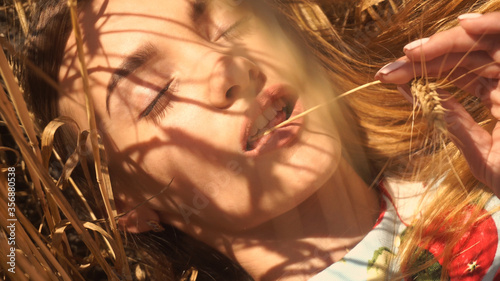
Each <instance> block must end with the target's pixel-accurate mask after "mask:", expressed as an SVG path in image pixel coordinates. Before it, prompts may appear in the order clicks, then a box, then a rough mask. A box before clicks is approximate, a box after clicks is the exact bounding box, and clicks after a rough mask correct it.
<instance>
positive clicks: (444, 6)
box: [289, 0, 500, 279]
mask: <svg viewBox="0 0 500 281" xmlns="http://www.w3.org/2000/svg"><path fill="white" fill-rule="evenodd" d="M293 2H294V3H293V4H291V5H292V10H293V12H291V13H289V14H294V15H295V16H297V15H298V17H297V18H298V19H294V21H296V22H297V23H298V25H300V26H301V28H302V29H303V30H304V31H306V33H307V34H308V35H309V36H310V38H309V39H310V40H312V41H313V42H315V43H314V44H315V45H314V49H315V50H316V56H317V57H318V58H319V60H320V61H322V62H323V64H324V65H325V67H326V69H327V70H328V71H329V74H330V76H331V80H332V81H333V82H334V83H336V84H337V85H339V88H340V89H343V90H348V89H350V88H354V87H356V86H359V85H361V84H364V83H367V82H370V81H373V77H374V75H375V73H376V71H377V70H378V69H380V68H381V67H382V66H383V65H385V64H387V63H389V62H392V61H393V60H394V59H395V58H397V57H400V56H403V55H404V53H403V46H404V45H405V44H406V43H408V42H410V41H413V40H415V39H418V38H423V37H428V36H430V35H432V34H434V33H436V32H438V31H442V30H446V29H449V28H451V27H453V26H456V25H457V24H458V21H457V17H458V15H460V14H464V13H470V12H478V13H484V12H489V11H497V10H500V1H499V0H491V1H486V0H482V1H476V0H462V1H440V0H410V1H403V2H401V1H400V3H399V5H396V3H395V2H394V1H393V0H389V1H382V2H381V3H380V1H375V4H376V5H373V6H370V5H364V3H365V2H370V1H360V2H361V3H358V5H356V6H353V5H346V4H345V3H336V2H331V1H322V0H318V1H315V2H312V1H307V0H305V1H293ZM371 2H373V1H371ZM368 4H370V3H368ZM363 9H364V10H363ZM370 9H371V10H370ZM328 16H329V17H328ZM290 18H292V17H290ZM415 78H417V77H415ZM454 97H455V98H456V99H457V100H459V101H460V102H461V103H462V104H463V105H464V106H465V108H466V109H467V111H468V112H469V113H470V114H471V116H472V117H473V118H474V119H475V120H476V121H477V122H479V123H480V124H481V125H482V126H483V127H485V128H486V129H487V130H489V131H490V132H491V130H492V127H493V125H494V123H495V122H493V121H495V120H493V119H492V118H491V116H490V113H489V110H488V109H487V108H486V107H485V106H483V105H482V104H481V103H480V101H479V99H477V98H475V97H471V96H470V95H469V94H467V93H463V92H461V91H459V90H458V89H454ZM345 104H346V106H347V108H349V110H348V111H346V112H345V113H347V114H350V116H349V117H347V118H351V119H352V120H353V121H352V122H350V124H349V126H351V127H353V128H354V130H355V131H357V132H358V133H357V135H358V137H359V138H358V139H357V140H353V139H350V140H349V142H344V143H352V142H353V141H354V142H356V141H358V142H359V144H360V146H361V147H362V148H363V149H364V152H365V153H366V158H365V157H362V158H361V159H363V160H364V159H368V161H369V162H370V167H372V170H371V171H369V172H371V173H368V176H366V175H367V174H366V173H364V174H363V172H362V174H363V175H365V176H364V178H365V180H366V179H368V182H369V183H371V181H374V180H376V175H378V174H380V173H382V172H383V173H384V175H385V176H386V177H394V178H399V179H404V180H411V181H422V182H425V183H427V185H428V186H432V185H437V186H438V187H437V190H436V191H435V192H436V193H435V195H434V200H432V201H431V202H430V203H427V204H426V205H425V206H422V210H421V212H420V214H421V216H420V217H419V218H418V219H415V221H414V222H413V223H412V226H411V227H410V228H409V231H407V232H406V233H405V235H404V239H403V240H402V244H401V246H400V249H399V255H398V262H399V263H400V268H402V270H403V273H402V274H403V276H404V277H410V276H412V275H414V274H416V273H418V272H419V271H421V270H423V269H426V268H428V267H430V266H431V265H432V264H433V261H430V262H425V263H422V262H420V261H419V260H418V259H419V256H420V255H421V254H422V253H423V251H424V250H423V248H425V247H426V245H430V244H431V243H433V242H435V241H441V242H445V247H444V252H443V253H442V255H441V256H439V257H435V259H436V260H437V259H441V258H442V260H443V264H442V268H443V271H442V273H441V279H446V276H447V270H448V266H449V265H450V264H451V262H452V260H453V258H455V257H454V256H453V252H452V251H453V248H454V247H455V245H456V244H457V243H458V241H459V240H460V239H461V238H462V237H463V235H464V234H465V233H466V232H467V231H468V230H470V228H471V227H473V225H474V224H477V223H479V222H480V221H481V220H483V219H484V216H483V215H480V213H481V210H482V209H483V207H484V205H485V204H486V202H487V201H488V199H489V198H491V196H492V193H491V192H490V191H489V190H488V189H487V188H486V187H485V186H484V185H483V184H482V183H480V182H479V181H478V180H477V179H475V178H474V177H473V175H472V174H471V172H470V170H469V168H468V165H467V162H466V161H465V159H464V157H463V156H462V155H461V153H460V151H459V150H458V149H457V147H456V146H455V145H454V144H453V143H452V142H451V140H450V138H443V139H437V140H433V139H430V137H432V136H434V135H436V134H434V133H435V128H432V126H429V123H428V122H427V120H426V119H425V118H423V116H422V112H417V111H414V108H413V105H411V104H410V103H408V102H407V101H406V99H404V98H403V97H402V96H401V94H400V93H398V92H397V91H396V89H395V86H394V85H380V86H375V87H370V88H368V89H365V90H362V91H360V92H358V93H356V94H353V95H351V96H348V97H346V98H345ZM413 115H415V116H414V118H412V116H413ZM431 125H432V124H431ZM355 134H356V133H355ZM437 135H438V136H439V134H437ZM349 137H351V136H349ZM349 137H348V138H349ZM441 137H442V136H441ZM347 149H348V148H347ZM353 159H355V157H353ZM432 160H437V161H439V164H440V166H441V167H442V168H441V169H439V170H438V171H435V170H434V169H433V168H435V165H428V163H429V161H432ZM353 165H354V166H356V165H359V163H356V161H354V163H353ZM362 165H363V164H362ZM355 168H356V167H355ZM358 171H359V170H358ZM362 171H365V172H366V169H365V168H363V169H362ZM471 206H477V208H472V214H470V212H471ZM468 213H469V214H470V215H467V214H468ZM434 261H435V260H434ZM394 277H397V276H394ZM400 277H401V276H399V278H400Z"/></svg>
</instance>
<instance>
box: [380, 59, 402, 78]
mask: <svg viewBox="0 0 500 281" xmlns="http://www.w3.org/2000/svg"><path fill="white" fill-rule="evenodd" d="M405 63H406V61H402V60H397V61H395V62H391V63H388V64H386V65H384V67H382V68H381V69H380V70H379V71H378V72H377V74H375V77H377V76H378V75H387V74H389V73H391V72H393V71H394V70H397V69H399V68H401V67H402V66H403V65H404V64H405Z"/></svg>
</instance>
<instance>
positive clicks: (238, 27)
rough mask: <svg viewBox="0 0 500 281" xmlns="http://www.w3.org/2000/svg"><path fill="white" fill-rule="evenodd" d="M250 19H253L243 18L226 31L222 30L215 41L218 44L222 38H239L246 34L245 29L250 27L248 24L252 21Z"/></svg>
mask: <svg viewBox="0 0 500 281" xmlns="http://www.w3.org/2000/svg"><path fill="white" fill-rule="evenodd" d="M250 18H251V17H250V16H247V17H244V18H241V19H240V20H238V21H236V22H235V23H233V24H232V25H230V26H229V27H228V28H226V29H225V30H221V31H220V32H219V33H218V35H217V36H216V37H215V41H216V42H217V41H219V40H220V39H221V38H224V39H226V40H230V39H235V38H236V39H237V38H239V37H240V36H241V35H242V34H244V33H245V32H244V30H246V29H244V28H243V27H248V26H247V25H246V24H247V23H248V22H249V21H250Z"/></svg>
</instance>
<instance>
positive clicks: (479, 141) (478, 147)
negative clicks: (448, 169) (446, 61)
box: [439, 90, 500, 194]
mask: <svg viewBox="0 0 500 281" xmlns="http://www.w3.org/2000/svg"><path fill="white" fill-rule="evenodd" d="M439 92H440V94H443V93H444V92H443V91H442V90H440V91H439ZM442 105H443V107H444V108H446V109H447V111H446V114H445V120H446V122H447V125H448V127H447V129H448V132H450V133H451V134H452V135H453V136H454V138H452V140H453V142H454V143H455V145H456V146H457V147H458V148H459V149H460V151H462V153H463V155H464V157H465V158H466V160H467V162H468V163H469V167H470V169H471V172H472V174H473V175H474V176H475V177H476V178H477V179H478V180H480V181H481V182H484V183H486V184H488V183H487V182H486V181H487V178H486V174H485V172H484V171H485V170H487V167H486V163H487V160H488V155H489V152H490V150H491V148H492V136H491V135H490V134H489V133H488V132H487V131H486V130H485V129H484V128H482V127H481V126H479V125H478V124H477V123H476V122H475V121H474V119H473V118H472V117H471V116H470V115H469V113H468V112H467V111H466V110H465V109H464V108H463V106H462V105H460V104H459V103H458V102H457V101H455V100H454V99H443V101H442ZM499 156H500V155H499ZM499 159H500V158H499ZM499 191H500V190H498V191H496V193H499V194H500V192H499Z"/></svg>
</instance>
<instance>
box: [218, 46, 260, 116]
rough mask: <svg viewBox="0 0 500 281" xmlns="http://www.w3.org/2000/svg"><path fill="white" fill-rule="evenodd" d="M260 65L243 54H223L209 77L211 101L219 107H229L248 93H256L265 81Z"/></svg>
mask: <svg viewBox="0 0 500 281" xmlns="http://www.w3.org/2000/svg"><path fill="white" fill-rule="evenodd" d="M265 79H266V78H265V76H264V75H263V73H262V72H261V71H260V69H259V68H258V66H257V65H256V64H255V63H254V62H252V61H251V60H249V59H247V58H245V57H242V56H231V55H222V56H221V57H219V59H218V60H217V61H216V63H215V65H214V68H213V70H212V72H211V74H210V77H209V80H210V81H209V85H210V89H209V91H210V93H209V95H210V96H209V101H210V103H211V104H212V105H213V106H214V107H217V108H227V107H229V106H230V105H231V104H232V103H233V102H234V101H235V100H236V99H238V98H239V97H242V96H244V95H246V94H252V95H256V94H257V93H258V92H260V90H261V88H262V87H263V85H264V82H265Z"/></svg>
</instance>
